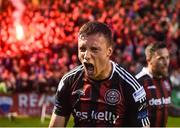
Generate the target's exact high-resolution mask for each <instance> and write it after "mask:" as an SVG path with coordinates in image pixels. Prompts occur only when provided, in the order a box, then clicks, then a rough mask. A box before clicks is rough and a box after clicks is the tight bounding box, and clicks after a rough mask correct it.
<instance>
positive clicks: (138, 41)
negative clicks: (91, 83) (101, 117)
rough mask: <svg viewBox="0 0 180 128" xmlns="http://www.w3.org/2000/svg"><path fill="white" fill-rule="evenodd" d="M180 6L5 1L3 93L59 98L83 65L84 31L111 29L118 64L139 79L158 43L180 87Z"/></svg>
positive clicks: (171, 0)
mask: <svg viewBox="0 0 180 128" xmlns="http://www.w3.org/2000/svg"><path fill="white" fill-rule="evenodd" d="M179 10H180V1H179V0H93V1H91V0H0V93H2V92H5V93H6V92H10V93H15V92H38V93H54V92H55V91H56V88H57V86H58V82H59V80H60V79H61V77H62V75H64V74H65V73H66V72H67V71H69V70H70V69H72V68H73V67H75V66H76V65H78V64H79V61H78V57H77V34H78V30H79V28H80V27H81V25H82V24H83V23H85V22H87V21H90V20H91V21H92V20H97V21H101V22H105V23H107V24H108V25H109V26H110V27H111V29H112V31H113V35H114V41H115V43H116V46H115V51H114V54H113V56H112V60H114V61H116V62H117V63H119V64H121V65H122V66H123V67H125V68H126V69H127V70H129V71H130V72H131V73H132V74H136V73H137V72H138V71H140V69H141V68H142V66H144V65H145V64H146V63H145V56H144V49H145V47H146V46H147V45H148V44H149V43H153V42H154V41H155V40H158V41H164V42H165V43H166V44H167V46H168V49H169V51H170V57H171V61H170V79H171V81H172V84H173V85H174V86H175V87H179V86H180V29H179V28H180V11H179Z"/></svg>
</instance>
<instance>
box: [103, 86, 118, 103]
mask: <svg viewBox="0 0 180 128" xmlns="http://www.w3.org/2000/svg"><path fill="white" fill-rule="evenodd" d="M104 99H105V102H106V103H107V104H109V105H116V104H118V103H119V101H120V100H121V95H120V92H119V91H118V90H117V89H109V90H107V91H106V93H105V97H104Z"/></svg>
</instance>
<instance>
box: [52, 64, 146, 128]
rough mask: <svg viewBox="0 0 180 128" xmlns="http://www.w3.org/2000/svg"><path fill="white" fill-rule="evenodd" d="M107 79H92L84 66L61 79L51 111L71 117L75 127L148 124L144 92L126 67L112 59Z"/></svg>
mask: <svg viewBox="0 0 180 128" xmlns="http://www.w3.org/2000/svg"><path fill="white" fill-rule="evenodd" d="M112 65H113V70H112V73H111V75H110V76H109V78H107V79H104V80H99V81H96V80H92V79H89V78H87V77H86V76H85V73H84V68H83V66H82V65H81V66H78V67H77V68H75V69H73V70H71V71H70V72H69V73H67V74H66V75H64V76H63V78H62V79H61V81H60V83H59V86H58V90H57V93H56V100H55V108H54V113H55V114H56V115H59V116H69V115H70V114H72V115H73V116H74V122H75V126H91V127H96V126H99V127H100V126H107V127H108V126H147V125H149V120H148V115H147V108H146V106H147V105H146V93H145V91H144V88H143V87H142V86H141V85H140V84H139V83H138V82H137V80H136V79H135V78H134V77H133V76H132V75H130V74H129V73H128V72H127V71H126V70H125V69H123V68H122V67H121V66H119V65H117V64H116V63H114V62H112Z"/></svg>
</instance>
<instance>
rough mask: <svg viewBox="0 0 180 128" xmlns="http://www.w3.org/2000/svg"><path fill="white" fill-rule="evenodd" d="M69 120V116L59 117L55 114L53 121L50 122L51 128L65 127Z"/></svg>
mask: <svg viewBox="0 0 180 128" xmlns="http://www.w3.org/2000/svg"><path fill="white" fill-rule="evenodd" d="M68 120H69V116H67V117H64V116H58V115H56V114H55V113H53V114H52V117H51V120H50V123H49V128H52V127H65V126H66V125H67V122H68Z"/></svg>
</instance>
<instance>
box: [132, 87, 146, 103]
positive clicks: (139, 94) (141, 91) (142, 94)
mask: <svg viewBox="0 0 180 128" xmlns="http://www.w3.org/2000/svg"><path fill="white" fill-rule="evenodd" d="M145 96H146V93H145V91H144V88H143V87H140V88H139V89H138V90H137V91H135V92H134V93H133V98H134V100H135V102H138V101H140V100H141V99H143V98H144V97H145Z"/></svg>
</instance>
